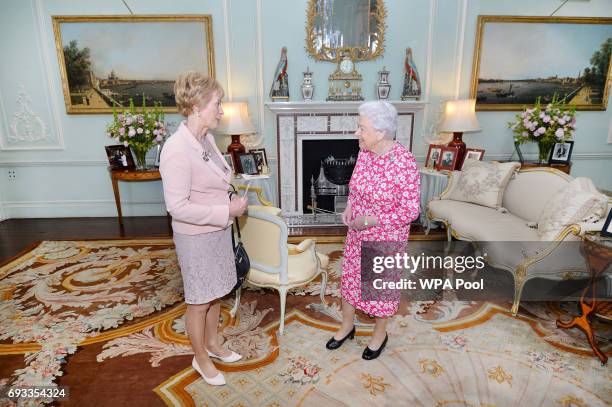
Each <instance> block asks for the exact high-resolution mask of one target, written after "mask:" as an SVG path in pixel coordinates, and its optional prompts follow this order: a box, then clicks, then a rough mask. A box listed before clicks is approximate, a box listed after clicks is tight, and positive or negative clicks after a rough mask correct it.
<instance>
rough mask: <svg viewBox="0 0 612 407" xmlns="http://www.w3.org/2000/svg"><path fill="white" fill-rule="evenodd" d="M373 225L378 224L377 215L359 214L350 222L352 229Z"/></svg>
mask: <svg viewBox="0 0 612 407" xmlns="http://www.w3.org/2000/svg"><path fill="white" fill-rule="evenodd" d="M372 226H378V219H377V218H376V217H375V216H365V215H361V216H357V217H356V218H355V220H353V222H351V224H350V226H349V227H350V228H351V229H357V230H364V229H367V228H369V227H372Z"/></svg>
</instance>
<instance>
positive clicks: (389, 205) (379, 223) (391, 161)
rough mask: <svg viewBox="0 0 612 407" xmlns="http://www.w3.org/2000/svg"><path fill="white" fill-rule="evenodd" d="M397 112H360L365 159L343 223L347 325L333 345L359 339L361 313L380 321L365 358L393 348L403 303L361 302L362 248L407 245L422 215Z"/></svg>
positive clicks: (366, 108)
mask: <svg viewBox="0 0 612 407" xmlns="http://www.w3.org/2000/svg"><path fill="white" fill-rule="evenodd" d="M396 130H397V110H396V109H395V107H393V105H391V104H390V103H388V102H381V101H377V102H367V103H363V104H362V105H361V106H360V107H359V121H358V127H357V131H356V132H355V135H356V136H357V137H358V138H359V148H360V152H359V157H358V159H357V164H356V165H355V169H354V170H353V175H352V177H351V182H350V184H349V188H350V193H349V198H348V204H347V207H346V210H345V211H344V213H343V214H342V221H343V222H344V224H346V225H347V226H348V228H349V230H348V234H347V236H346V246H345V249H344V260H343V262H342V289H341V293H342V325H341V326H340V329H338V331H337V332H336V334H335V335H334V336H333V337H332V338H331V339H330V340H329V342H327V345H326V346H327V348H328V349H337V348H339V347H340V346H342V343H343V342H344V341H345V340H346V339H347V338H351V339H353V337H354V336H355V326H354V318H355V308H358V309H360V310H361V311H363V312H365V313H366V314H369V315H371V316H373V317H375V321H376V324H375V327H374V333H373V335H372V338H371V339H370V342H369V344H368V346H367V347H366V348H365V350H364V352H363V355H362V357H363V358H364V359H367V360H370V359H374V358H376V357H378V356H379V355H380V353H381V352H382V350H383V349H384V347H385V345H386V344H387V339H388V336H387V333H386V325H387V318H388V317H390V316H392V315H394V314H395V313H396V312H397V308H398V305H399V297H398V298H397V299H393V300H384V301H364V300H362V296H361V242H363V241H393V242H406V241H407V240H408V235H409V233H410V222H412V221H413V220H414V219H416V218H417V217H418V215H419V201H420V195H419V173H418V169H417V165H416V162H415V160H414V157H413V156H412V154H411V153H410V151H408V149H407V148H406V147H404V146H403V145H402V144H400V143H398V142H396V141H394V136H395V131H396Z"/></svg>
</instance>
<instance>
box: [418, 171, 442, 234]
mask: <svg viewBox="0 0 612 407" xmlns="http://www.w3.org/2000/svg"><path fill="white" fill-rule="evenodd" d="M419 175H420V177H421V203H420V205H419V207H420V210H421V214H420V215H419V222H420V223H421V225H423V227H424V228H426V231H427V232H429V230H430V229H436V228H438V225H437V223H436V222H431V221H430V220H429V219H427V204H428V203H429V201H431V200H432V199H433V198H434V197H436V196H439V195H440V194H441V193H442V192H443V191H444V190H445V189H446V186H447V184H448V174H447V173H446V172H443V171H436V170H432V169H430V168H421V169H420V170H419Z"/></svg>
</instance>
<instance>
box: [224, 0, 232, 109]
mask: <svg viewBox="0 0 612 407" xmlns="http://www.w3.org/2000/svg"><path fill="white" fill-rule="evenodd" d="M228 1H229V0H223V33H224V36H225V59H226V61H225V73H226V75H227V98H228V99H229V100H230V101H231V100H232V97H233V96H234V94H233V93H232V68H231V65H232V57H231V54H230V29H229V25H230V17H229V9H228Z"/></svg>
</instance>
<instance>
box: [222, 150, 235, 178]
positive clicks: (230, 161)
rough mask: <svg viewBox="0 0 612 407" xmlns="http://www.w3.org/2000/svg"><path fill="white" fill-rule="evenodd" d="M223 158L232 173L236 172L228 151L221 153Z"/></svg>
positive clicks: (232, 158)
mask: <svg viewBox="0 0 612 407" xmlns="http://www.w3.org/2000/svg"><path fill="white" fill-rule="evenodd" d="M223 158H224V159H225V162H226V163H227V165H229V167H230V169H231V171H232V174H235V173H236V164H235V163H234V157H233V156H232V155H231V154H230V153H224V154H223Z"/></svg>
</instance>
